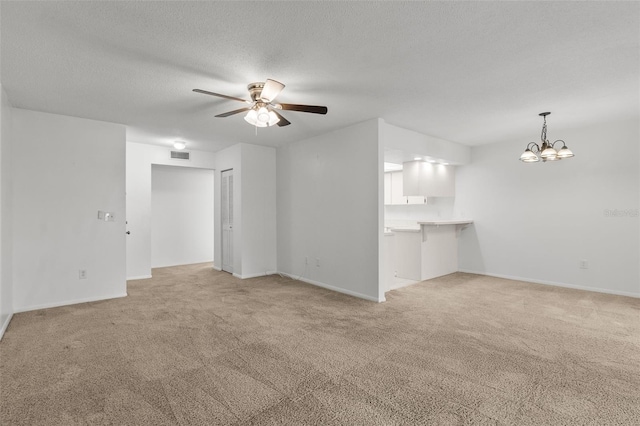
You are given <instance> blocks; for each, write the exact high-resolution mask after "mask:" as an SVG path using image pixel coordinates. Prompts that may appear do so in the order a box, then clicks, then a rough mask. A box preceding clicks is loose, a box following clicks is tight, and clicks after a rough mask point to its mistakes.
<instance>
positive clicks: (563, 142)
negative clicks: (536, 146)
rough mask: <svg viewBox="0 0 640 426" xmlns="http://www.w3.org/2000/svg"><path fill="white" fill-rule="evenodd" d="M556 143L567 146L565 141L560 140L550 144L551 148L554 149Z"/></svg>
mask: <svg viewBox="0 0 640 426" xmlns="http://www.w3.org/2000/svg"><path fill="white" fill-rule="evenodd" d="M558 142H562V145H563V146H564V145H566V144H567V143H566V142H565V141H563V140H562V139H558V140H557V141H554V142H553V143H552V144H551V148H553V149H555V144H556V143H558Z"/></svg>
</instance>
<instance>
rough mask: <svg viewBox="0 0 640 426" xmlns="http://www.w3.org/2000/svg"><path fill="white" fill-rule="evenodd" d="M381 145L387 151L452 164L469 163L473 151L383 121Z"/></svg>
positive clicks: (466, 147)
mask: <svg viewBox="0 0 640 426" xmlns="http://www.w3.org/2000/svg"><path fill="white" fill-rule="evenodd" d="M380 126H381V133H380V138H381V143H382V145H383V147H384V149H385V150H397V151H401V152H404V153H407V154H412V155H413V154H417V155H428V156H430V157H432V158H436V159H439V160H443V161H446V162H448V163H452V164H467V163H469V159H470V154H471V150H470V149H469V147H468V146H464V145H460V144H458V143H455V142H450V141H447V140H444V139H439V138H436V137H433V136H429V135H423V134H422V133H418V132H414V131H413V130H408V129H403V128H402V127H397V126H394V125H392V124H388V123H386V122H384V120H382V121H381V125H380Z"/></svg>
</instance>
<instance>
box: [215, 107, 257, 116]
mask: <svg viewBox="0 0 640 426" xmlns="http://www.w3.org/2000/svg"><path fill="white" fill-rule="evenodd" d="M250 109H251V108H249V107H247V108H240V109H235V110H233V111H229V112H223V113H222V114H218V115H216V117H229V116H230V115H234V114H239V113H241V112H243V111H249V110H250Z"/></svg>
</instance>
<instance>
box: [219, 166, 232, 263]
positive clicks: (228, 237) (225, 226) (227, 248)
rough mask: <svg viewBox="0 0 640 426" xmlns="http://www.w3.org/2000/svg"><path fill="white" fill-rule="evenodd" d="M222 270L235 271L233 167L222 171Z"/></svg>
mask: <svg viewBox="0 0 640 426" xmlns="http://www.w3.org/2000/svg"><path fill="white" fill-rule="evenodd" d="M221 186H222V188H221V192H222V193H221V204H222V205H221V206H220V208H221V209H222V270H223V271H226V272H230V273H233V169H230V170H225V171H223V172H222V184H221Z"/></svg>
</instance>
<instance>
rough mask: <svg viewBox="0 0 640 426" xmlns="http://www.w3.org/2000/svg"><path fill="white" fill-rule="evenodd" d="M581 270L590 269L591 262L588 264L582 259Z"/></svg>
mask: <svg viewBox="0 0 640 426" xmlns="http://www.w3.org/2000/svg"><path fill="white" fill-rule="evenodd" d="M580 269H589V262H587V261H586V260H585V259H582V260H581V261H580Z"/></svg>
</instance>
